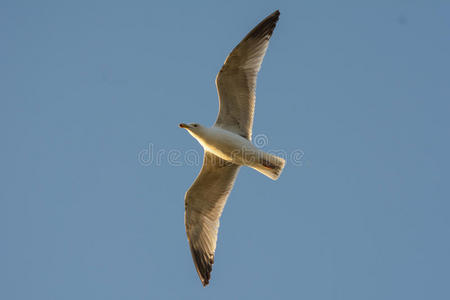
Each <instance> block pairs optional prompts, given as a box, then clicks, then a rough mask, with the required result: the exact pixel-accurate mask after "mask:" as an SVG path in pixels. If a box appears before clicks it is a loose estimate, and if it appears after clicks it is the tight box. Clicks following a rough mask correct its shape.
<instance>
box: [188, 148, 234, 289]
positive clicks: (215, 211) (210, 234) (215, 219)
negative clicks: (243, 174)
mask: <svg viewBox="0 0 450 300" xmlns="http://www.w3.org/2000/svg"><path fill="white" fill-rule="evenodd" d="M238 170H239V166H238V165H235V164H233V163H230V162H226V161H224V160H222V159H221V158H219V157H217V156H215V155H214V154H212V153H210V152H205V155H204V160H203V167H202V169H201V171H200V173H199V175H198V177H197V179H196V180H195V181H194V183H193V184H192V186H191V187H190V188H189V190H188V191H187V192H186V196H185V225H186V234H187V237H188V241H189V246H190V248H191V254H192V259H193V260H194V264H195V268H196V269H197V273H198V276H199V277H200V280H201V281H202V284H203V286H206V285H207V284H208V283H209V279H210V274H211V270H212V265H213V263H214V252H215V250H216V242H217V234H218V230H219V219H220V216H221V215H222V210H223V208H224V206H225V203H226V201H227V198H228V195H229V193H230V191H231V189H232V188H233V184H234V180H235V179H236V175H237V174H238Z"/></svg>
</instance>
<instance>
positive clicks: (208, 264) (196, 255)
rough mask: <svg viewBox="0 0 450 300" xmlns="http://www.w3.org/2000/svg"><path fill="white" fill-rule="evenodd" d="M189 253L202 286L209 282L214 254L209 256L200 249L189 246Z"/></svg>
mask: <svg viewBox="0 0 450 300" xmlns="http://www.w3.org/2000/svg"><path fill="white" fill-rule="evenodd" d="M191 254H192V258H193V259H194V264H195V268H196V270H197V274H198V277H199V278H200V280H201V282H202V285H203V287H206V286H207V285H208V284H209V280H210V279H211V271H212V265H213V264H214V255H212V256H209V255H208V254H207V253H204V252H203V251H201V250H198V249H195V248H194V247H192V246H191Z"/></svg>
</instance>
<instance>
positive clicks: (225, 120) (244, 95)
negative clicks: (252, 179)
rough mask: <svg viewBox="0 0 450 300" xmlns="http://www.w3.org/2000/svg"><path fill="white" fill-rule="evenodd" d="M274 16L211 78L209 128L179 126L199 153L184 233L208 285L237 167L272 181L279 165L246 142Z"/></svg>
mask: <svg viewBox="0 0 450 300" xmlns="http://www.w3.org/2000/svg"><path fill="white" fill-rule="evenodd" d="M279 17H280V12H279V11H278V10H277V11H275V12H273V13H272V14H270V15H269V16H267V17H266V18H265V19H264V20H262V21H261V23H259V24H258V25H257V26H256V27H255V28H253V30H252V31H250V32H249V33H248V34H247V35H246V36H245V37H244V39H243V40H242V41H241V42H240V43H239V44H238V45H237V46H236V47H235V48H234V49H233V51H231V53H230V54H229V55H228V57H227V59H226V60H225V63H224V65H223V66H222V68H221V69H220V71H219V73H218V74H217V77H216V86H217V93H218V95H219V102H220V104H219V114H218V116H217V120H216V122H215V124H214V125H213V126H212V127H206V126H202V125H200V124H197V123H191V124H185V123H181V124H180V125H179V127H181V128H184V129H186V130H187V131H188V132H189V133H190V134H191V135H192V136H193V137H194V138H195V139H196V140H197V141H198V142H199V143H200V145H202V147H203V149H204V158H203V166H202V169H201V171H200V173H199V174H198V176H197V179H195V181H194V183H193V184H192V186H191V187H190V188H189V189H188V191H187V192H186V195H185V215H184V219H185V225H186V234H187V238H188V241H189V246H190V249H191V254H192V258H193V260H194V264H195V268H196V269H197V273H198V276H199V277H200V280H201V282H202V284H203V286H206V285H208V283H209V280H210V277H211V270H212V265H213V263H214V252H215V250H216V242H217V234H218V229H219V219H220V216H221V215H222V210H223V208H224V206H225V203H226V201H227V198H228V195H229V194H230V192H231V189H232V188H233V184H234V181H235V179H236V176H237V174H238V171H239V168H240V167H241V166H248V167H251V168H253V169H255V170H257V171H259V172H261V173H262V174H264V175H266V176H268V177H269V178H271V179H273V180H277V179H278V177H279V176H280V174H281V172H282V170H283V168H284V164H285V160H284V159H283V158H281V157H277V156H275V155H271V154H269V153H266V152H263V151H262V150H260V149H258V148H257V147H255V146H254V145H253V144H252V142H251V137H252V126H253V112H254V108H255V88H256V77H257V75H258V71H259V69H260V67H261V63H262V61H263V58H264V55H265V53H266V50H267V46H268V45H269V39H270V37H271V36H272V33H273V30H274V29H275V25H276V24H277V21H278V19H279Z"/></svg>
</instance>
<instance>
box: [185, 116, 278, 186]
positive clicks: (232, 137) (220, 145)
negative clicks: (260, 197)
mask: <svg viewBox="0 0 450 300" xmlns="http://www.w3.org/2000/svg"><path fill="white" fill-rule="evenodd" d="M185 126H189V125H186V124H185ZM186 129H187V130H188V132H189V133H190V134H191V135H192V136H193V137H194V138H195V139H196V140H197V141H198V142H199V143H200V145H202V147H203V149H204V150H205V151H208V152H210V153H212V154H214V155H216V156H218V157H220V158H221V159H223V160H225V161H227V162H232V163H234V164H236V165H239V166H248V167H251V168H253V169H255V170H257V171H260V172H262V173H263V174H264V175H266V176H269V177H270V178H272V179H274V180H275V179H277V178H278V176H279V172H276V174H274V173H273V171H278V168H276V167H277V166H278V165H280V164H281V165H282V166H281V168H282V167H283V166H284V160H283V159H281V158H279V157H276V156H274V155H271V154H269V153H266V152H264V151H262V150H260V149H258V148H256V147H255V146H254V145H253V144H252V142H251V141H250V140H248V139H246V138H244V137H242V136H240V135H239V134H236V133H234V132H231V131H228V130H226V129H223V128H220V127H218V126H213V127H209V128H208V127H204V126H201V125H199V124H195V127H194V126H193V125H191V126H189V127H186Z"/></svg>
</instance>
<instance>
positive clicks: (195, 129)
mask: <svg viewBox="0 0 450 300" xmlns="http://www.w3.org/2000/svg"><path fill="white" fill-rule="evenodd" d="M178 126H179V127H180V128H184V129H186V130H187V131H189V133H190V134H196V133H199V132H201V131H202V129H203V126H202V125H200V124H198V123H190V124H185V123H180V125H178Z"/></svg>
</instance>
